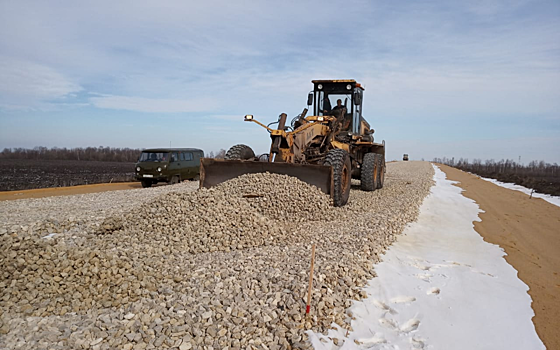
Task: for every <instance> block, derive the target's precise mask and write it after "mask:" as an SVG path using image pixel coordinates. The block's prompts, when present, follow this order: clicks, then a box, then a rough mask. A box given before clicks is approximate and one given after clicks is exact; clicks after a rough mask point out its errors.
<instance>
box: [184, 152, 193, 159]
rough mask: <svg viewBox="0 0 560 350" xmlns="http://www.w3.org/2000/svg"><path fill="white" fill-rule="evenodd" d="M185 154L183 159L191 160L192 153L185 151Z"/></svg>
mask: <svg viewBox="0 0 560 350" xmlns="http://www.w3.org/2000/svg"><path fill="white" fill-rule="evenodd" d="M184 154H185V160H193V155H192V153H190V152H186V153H184Z"/></svg>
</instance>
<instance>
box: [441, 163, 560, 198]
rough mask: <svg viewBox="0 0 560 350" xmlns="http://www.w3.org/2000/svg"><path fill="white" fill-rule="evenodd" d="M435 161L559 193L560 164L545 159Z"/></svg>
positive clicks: (542, 190) (499, 179)
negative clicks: (527, 161)
mask: <svg viewBox="0 0 560 350" xmlns="http://www.w3.org/2000/svg"><path fill="white" fill-rule="evenodd" d="M433 161H434V162H435V163H440V164H445V165H449V166H452V167H455V168H457V169H461V170H463V171H468V172H471V173H474V174H477V175H479V176H482V177H488V178H492V179H496V180H498V181H502V182H511V183H515V184H518V185H521V186H525V187H528V188H533V189H535V190H536V191H538V192H542V193H548V194H552V195H556V196H558V195H560V166H559V165H558V164H557V163H554V164H550V163H546V162H545V161H543V160H541V161H537V160H533V161H531V162H530V163H529V164H527V165H523V164H519V163H517V162H515V161H514V160H512V159H505V160H504V159H502V160H499V161H495V160H494V159H490V160H485V161H482V160H481V159H473V160H472V162H469V160H468V159H464V158H459V159H458V160H456V159H455V158H445V157H444V158H434V160H433Z"/></svg>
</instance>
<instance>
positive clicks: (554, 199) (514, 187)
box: [473, 174, 560, 207]
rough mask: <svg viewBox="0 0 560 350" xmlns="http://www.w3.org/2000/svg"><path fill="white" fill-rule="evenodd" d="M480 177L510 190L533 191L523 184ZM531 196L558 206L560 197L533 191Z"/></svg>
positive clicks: (528, 192)
mask: <svg viewBox="0 0 560 350" xmlns="http://www.w3.org/2000/svg"><path fill="white" fill-rule="evenodd" d="M473 175H474V174H473ZM477 176H478V175H477ZM479 177H480V176H479ZM480 178H481V179H482V180H486V181H488V182H491V183H493V184H495V185H498V186H501V187H505V188H508V189H510V190H516V191H520V192H523V193H525V194H528V195H531V191H533V189H531V188H527V187H523V186H520V185H516V184H512V183H506V182H501V181H498V180H496V179H489V178H486V177H480ZM533 197H536V198H542V199H544V200H545V201H547V202H549V203H552V204H554V205H556V206H559V207H560V197H558V196H551V195H549V194H543V193H537V192H533Z"/></svg>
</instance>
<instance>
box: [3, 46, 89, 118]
mask: <svg viewBox="0 0 560 350" xmlns="http://www.w3.org/2000/svg"><path fill="white" fill-rule="evenodd" d="M81 90H82V88H81V87H80V86H79V85H78V84H76V83H74V82H72V81H71V80H70V79H68V78H66V77H65V76H64V75H63V74H61V73H59V72H58V71H56V70H55V69H53V68H51V67H47V66H44V65H41V64H37V63H33V62H28V61H22V60H15V59H12V58H8V57H0V104H1V105H3V106H5V108H8V109H26V108H41V107H42V106H43V107H44V106H45V104H46V103H47V102H49V101H52V100H56V99H62V98H65V97H67V96H69V95H71V94H74V93H76V92H79V91H81Z"/></svg>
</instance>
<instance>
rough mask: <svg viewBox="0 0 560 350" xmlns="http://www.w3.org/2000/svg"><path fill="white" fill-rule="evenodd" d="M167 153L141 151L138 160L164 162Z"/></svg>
mask: <svg viewBox="0 0 560 350" xmlns="http://www.w3.org/2000/svg"><path fill="white" fill-rule="evenodd" d="M168 156H169V153H166V152H142V155H140V159H138V161H139V162H165V161H167V159H168Z"/></svg>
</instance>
